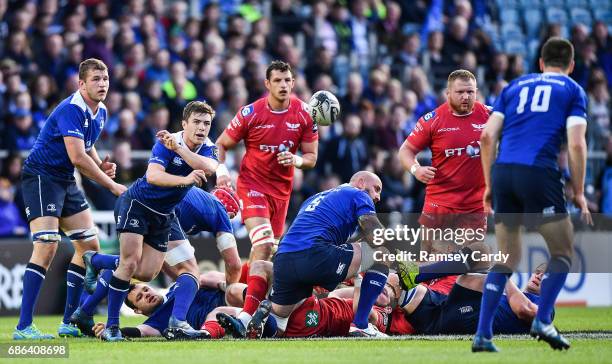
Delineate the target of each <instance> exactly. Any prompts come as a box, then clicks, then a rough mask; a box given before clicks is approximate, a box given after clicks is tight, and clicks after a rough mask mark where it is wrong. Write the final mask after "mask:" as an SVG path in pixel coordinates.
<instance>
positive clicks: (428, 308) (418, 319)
mask: <svg viewBox="0 0 612 364" xmlns="http://www.w3.org/2000/svg"><path fill="white" fill-rule="evenodd" d="M446 298H447V296H446V295H445V294H442V293H440V292H437V291H434V290H432V289H430V288H427V292H426V293H425V296H423V300H422V301H421V303H420V304H419V306H418V307H417V308H416V310H414V312H413V313H411V314H410V315H406V319H407V320H408V322H410V325H412V327H414V329H415V330H416V332H417V333H418V334H426V335H433V334H435V332H436V324H437V319H438V317H440V312H442V308H443V307H444V303H445V302H446Z"/></svg>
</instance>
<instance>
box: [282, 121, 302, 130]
mask: <svg viewBox="0 0 612 364" xmlns="http://www.w3.org/2000/svg"><path fill="white" fill-rule="evenodd" d="M285 124H287V128H288V129H287V130H288V131H298V129H299V128H300V124H299V123H297V124H292V123H289V122H286V121H285Z"/></svg>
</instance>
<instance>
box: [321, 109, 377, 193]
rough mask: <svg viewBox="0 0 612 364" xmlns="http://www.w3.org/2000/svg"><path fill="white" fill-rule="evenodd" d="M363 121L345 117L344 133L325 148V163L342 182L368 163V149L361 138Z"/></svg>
mask: <svg viewBox="0 0 612 364" xmlns="http://www.w3.org/2000/svg"><path fill="white" fill-rule="evenodd" d="M360 133H361V119H360V118H359V116H357V115H355V114H349V115H346V116H345V117H344V123H343V133H342V135H341V136H339V137H336V138H334V139H332V140H330V142H329V144H328V145H327V146H326V148H325V156H324V158H323V163H325V165H326V168H325V169H327V167H331V168H330V170H331V171H334V173H337V174H338V175H339V176H340V180H341V181H348V180H349V179H350V178H351V176H352V175H353V174H354V173H355V172H357V171H360V170H362V169H364V168H365V166H366V165H367V162H368V148H367V145H366V143H365V142H364V141H363V139H362V138H361V137H360Z"/></svg>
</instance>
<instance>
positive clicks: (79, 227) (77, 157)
mask: <svg viewBox="0 0 612 364" xmlns="http://www.w3.org/2000/svg"><path fill="white" fill-rule="evenodd" d="M108 87H109V76H108V68H107V67H106V65H105V64H104V63H103V62H102V61H100V60H97V59H94V58H90V59H87V60H85V61H83V62H81V64H80V65H79V89H78V90H77V91H76V92H75V93H73V94H72V95H70V96H69V97H67V98H66V99H65V100H63V101H62V102H61V103H60V104H59V105H58V106H57V107H56V108H55V109H54V110H53V112H52V113H51V115H49V117H48V118H47V120H46V122H45V125H44V127H43V129H42V130H41V132H40V134H39V135H38V138H37V139H36V143H35V144H34V147H33V148H32V150H31V151H30V155H29V156H28V158H27V159H26V160H25V162H24V164H23V178H22V187H23V202H24V205H25V212H26V215H27V218H28V222H29V226H30V231H31V232H32V242H33V243H34V244H33V247H32V256H31V258H30V261H29V262H28V264H27V266H26V268H25V273H24V275H23V295H22V298H21V311H20V314H19V322H18V323H17V326H16V327H15V330H14V331H13V339H15V340H20V339H52V338H53V335H49V334H44V333H42V332H41V331H40V330H38V328H36V326H35V325H34V323H33V316H34V307H35V306H36V300H37V299H38V294H39V293H40V289H41V287H42V284H43V281H44V279H45V274H46V273H47V269H49V266H50V265H51V262H52V261H53V257H54V256H55V252H56V251H57V247H58V245H59V242H60V241H61V236H60V234H59V229H60V228H61V229H62V231H63V232H64V233H65V234H66V236H67V237H68V238H69V239H70V241H71V242H72V245H73V246H74V255H73V257H72V260H71V261H70V264H69V265H68V271H67V273H66V306H65V308H64V318H63V319H62V322H61V323H60V326H59V328H58V331H57V332H58V334H59V336H80V335H81V333H80V332H79V331H78V330H77V329H76V328H75V327H72V326H71V325H69V324H68V319H69V318H70V315H71V314H72V312H73V311H74V310H75V309H76V308H77V306H78V304H79V300H80V298H81V294H82V292H83V275H84V274H85V268H84V264H83V260H82V259H81V256H82V255H83V252H85V251H86V250H98V249H99V242H98V237H97V229H96V225H95V224H94V222H93V217H92V215H91V210H90V209H89V205H88V204H87V201H85V196H84V195H83V192H81V191H80V190H79V189H78V187H77V184H76V182H75V179H74V170H75V167H76V169H78V170H79V172H80V173H81V175H83V176H85V177H87V178H89V179H91V180H93V181H95V182H97V183H99V184H100V185H101V186H103V187H104V188H107V189H108V190H110V191H111V192H112V193H113V194H115V195H117V196H119V195H120V194H122V193H123V192H124V191H125V190H126V187H125V186H123V185H120V184H118V183H115V182H114V181H113V178H115V170H116V165H115V164H114V163H110V162H109V161H108V157H107V158H105V159H104V161H102V160H101V159H100V157H99V156H98V153H97V152H96V148H95V147H94V144H95V142H96V141H97V140H98V137H99V136H100V134H101V133H102V128H103V127H104V123H105V121H106V120H108V115H107V113H106V106H104V104H103V103H102V101H104V99H105V98H106V94H107V92H108Z"/></svg>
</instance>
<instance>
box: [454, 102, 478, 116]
mask: <svg viewBox="0 0 612 364" xmlns="http://www.w3.org/2000/svg"><path fill="white" fill-rule="evenodd" d="M448 104H449V105H450V107H451V109H452V110H453V112H454V113H455V114H459V115H465V114H469V113H471V112H472V109H473V108H474V101H473V100H472V101H468V102H467V103H465V104H464V103H462V102H456V103H455V102H453V100H451V99H448Z"/></svg>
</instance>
